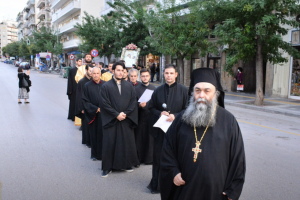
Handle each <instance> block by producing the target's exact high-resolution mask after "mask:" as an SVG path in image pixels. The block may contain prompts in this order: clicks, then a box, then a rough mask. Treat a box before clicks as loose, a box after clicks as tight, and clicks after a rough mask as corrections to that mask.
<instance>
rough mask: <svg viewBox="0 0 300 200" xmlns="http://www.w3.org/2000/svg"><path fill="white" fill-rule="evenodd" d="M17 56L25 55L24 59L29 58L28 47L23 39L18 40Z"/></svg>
mask: <svg viewBox="0 0 300 200" xmlns="http://www.w3.org/2000/svg"><path fill="white" fill-rule="evenodd" d="M18 55H19V57H23V56H25V59H28V60H29V59H30V55H31V54H30V49H29V46H28V45H27V42H26V41H25V40H21V41H20V46H19V54H18Z"/></svg>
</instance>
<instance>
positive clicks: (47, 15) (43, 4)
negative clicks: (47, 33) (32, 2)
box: [36, 0, 52, 30]
mask: <svg viewBox="0 0 300 200" xmlns="http://www.w3.org/2000/svg"><path fill="white" fill-rule="evenodd" d="M36 7H37V9H38V12H37V15H36V18H37V21H38V23H37V29H38V30H39V29H40V28H41V27H42V26H45V27H47V28H51V21H52V15H51V1H50V0H38V1H37V2H36Z"/></svg>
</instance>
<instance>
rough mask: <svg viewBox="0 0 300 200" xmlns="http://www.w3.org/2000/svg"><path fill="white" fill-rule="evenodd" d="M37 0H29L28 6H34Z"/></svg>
mask: <svg viewBox="0 0 300 200" xmlns="http://www.w3.org/2000/svg"><path fill="white" fill-rule="evenodd" d="M34 4H35V1H34V0H28V1H27V6H26V8H30V7H34Z"/></svg>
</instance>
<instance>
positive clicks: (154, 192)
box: [151, 190, 160, 194]
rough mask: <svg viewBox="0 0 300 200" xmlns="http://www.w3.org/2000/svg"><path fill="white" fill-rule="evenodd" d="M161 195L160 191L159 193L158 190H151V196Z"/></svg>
mask: <svg viewBox="0 0 300 200" xmlns="http://www.w3.org/2000/svg"><path fill="white" fill-rule="evenodd" d="M159 193H160V191H158V190H151V194H159Z"/></svg>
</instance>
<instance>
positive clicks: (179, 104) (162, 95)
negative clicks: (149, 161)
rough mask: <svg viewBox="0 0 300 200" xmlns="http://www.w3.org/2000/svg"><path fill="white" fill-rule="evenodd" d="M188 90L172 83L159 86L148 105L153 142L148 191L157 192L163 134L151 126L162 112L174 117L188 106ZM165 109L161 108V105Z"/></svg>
mask: <svg viewBox="0 0 300 200" xmlns="http://www.w3.org/2000/svg"><path fill="white" fill-rule="evenodd" d="M188 99H189V97H188V89H187V88H186V87H185V86H183V85H181V84H179V83H176V82H175V83H174V84H172V85H171V86H169V85H168V84H164V85H162V86H159V87H158V88H157V89H156V90H155V91H154V93H153V94H152V98H151V100H150V103H149V109H150V111H151V113H152V119H151V127H152V130H151V132H150V133H151V135H152V136H153V137H154V142H153V167H152V180H151V182H150V184H149V186H148V188H149V189H150V190H159V184H158V177H159V167H160V155H161V149H162V146H163V141H164V137H165V133H164V132H163V131H162V130H161V129H160V128H154V127H153V125H154V124H155V123H156V122H157V120H158V119H159V118H160V114H161V112H162V111H170V114H173V115H175V118H176V116H177V115H178V114H179V113H180V112H181V111H182V110H184V109H185V108H186V107H187V105H188V101H189V100H188ZM164 103H165V104H166V105H167V108H166V109H164V108H163V106H162V105H163V104H164Z"/></svg>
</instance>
